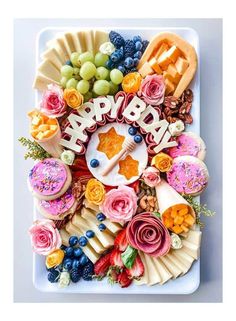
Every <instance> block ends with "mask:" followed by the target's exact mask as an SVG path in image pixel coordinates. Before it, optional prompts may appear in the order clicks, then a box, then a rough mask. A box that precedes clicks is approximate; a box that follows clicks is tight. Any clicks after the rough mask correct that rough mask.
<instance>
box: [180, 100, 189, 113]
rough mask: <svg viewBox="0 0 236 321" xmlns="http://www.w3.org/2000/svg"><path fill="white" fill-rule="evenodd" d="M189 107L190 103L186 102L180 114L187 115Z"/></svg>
mask: <svg viewBox="0 0 236 321" xmlns="http://www.w3.org/2000/svg"><path fill="white" fill-rule="evenodd" d="M187 106H188V103H187V102H184V103H183V105H182V106H181V107H180V109H179V114H182V115H184V114H186V113H187V111H186V110H187Z"/></svg>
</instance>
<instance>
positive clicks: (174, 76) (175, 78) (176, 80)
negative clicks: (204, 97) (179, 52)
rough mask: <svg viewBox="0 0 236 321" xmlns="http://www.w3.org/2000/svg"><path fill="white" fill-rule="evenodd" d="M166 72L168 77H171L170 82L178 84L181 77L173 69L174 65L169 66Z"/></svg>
mask: <svg viewBox="0 0 236 321" xmlns="http://www.w3.org/2000/svg"><path fill="white" fill-rule="evenodd" d="M166 72H167V74H168V75H170V76H171V77H172V82H173V83H174V84H178V83H179V81H180V78H181V75H180V74H179V73H178V71H177V69H176V68H175V65H174V64H169V66H168V68H167V71H166ZM170 80H171V79H170Z"/></svg>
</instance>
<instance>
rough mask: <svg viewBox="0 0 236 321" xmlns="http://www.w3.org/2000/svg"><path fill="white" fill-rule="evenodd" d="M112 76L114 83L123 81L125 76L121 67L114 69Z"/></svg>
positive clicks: (117, 83)
mask: <svg viewBox="0 0 236 321" xmlns="http://www.w3.org/2000/svg"><path fill="white" fill-rule="evenodd" d="M110 78H111V81H112V82H113V84H115V85H119V84H120V83H122V80H123V78H124V77H123V74H122V72H121V71H120V70H119V69H112V70H111V72H110Z"/></svg>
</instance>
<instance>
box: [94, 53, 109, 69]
mask: <svg viewBox="0 0 236 321" xmlns="http://www.w3.org/2000/svg"><path fill="white" fill-rule="evenodd" d="M108 59H109V56H108V55H105V54H103V53H101V52H97V53H96V55H95V59H94V63H95V65H96V66H97V67H104V66H105V65H106V62H107V60H108Z"/></svg>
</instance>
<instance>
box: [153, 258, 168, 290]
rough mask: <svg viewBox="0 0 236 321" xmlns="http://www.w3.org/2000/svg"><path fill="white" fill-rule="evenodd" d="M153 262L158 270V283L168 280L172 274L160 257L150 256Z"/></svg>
mask: <svg viewBox="0 0 236 321" xmlns="http://www.w3.org/2000/svg"><path fill="white" fill-rule="evenodd" d="M152 260H153V263H154V264H155V266H156V269H157V270H158V271H159V274H160V276H161V282H160V284H164V283H166V282H167V281H168V280H170V279H171V278H172V277H173V275H172V274H171V273H170V271H169V270H168V269H167V268H166V267H165V265H164V264H163V263H162V262H161V260H160V259H157V258H152Z"/></svg>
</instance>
